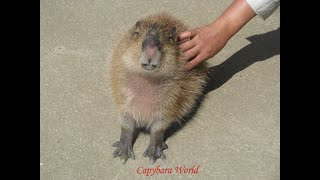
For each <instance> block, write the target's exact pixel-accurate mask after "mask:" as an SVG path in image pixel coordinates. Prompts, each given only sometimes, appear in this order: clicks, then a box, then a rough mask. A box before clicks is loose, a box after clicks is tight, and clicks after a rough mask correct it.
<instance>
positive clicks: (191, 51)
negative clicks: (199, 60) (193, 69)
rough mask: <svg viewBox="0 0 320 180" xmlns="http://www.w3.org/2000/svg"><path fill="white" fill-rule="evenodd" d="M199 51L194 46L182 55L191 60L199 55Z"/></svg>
mask: <svg viewBox="0 0 320 180" xmlns="http://www.w3.org/2000/svg"><path fill="white" fill-rule="evenodd" d="M199 52H200V51H199V49H198V47H197V46H194V47H193V48H191V49H189V50H188V51H186V52H184V53H183V54H184V55H185V56H186V57H187V58H188V59H191V58H193V57H196V56H197V55H198V54H199Z"/></svg>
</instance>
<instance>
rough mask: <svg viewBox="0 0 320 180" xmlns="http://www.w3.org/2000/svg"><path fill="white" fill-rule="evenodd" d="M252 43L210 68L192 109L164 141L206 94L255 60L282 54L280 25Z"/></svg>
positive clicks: (174, 126) (174, 127)
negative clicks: (206, 79) (200, 93)
mask: <svg viewBox="0 0 320 180" xmlns="http://www.w3.org/2000/svg"><path fill="white" fill-rule="evenodd" d="M246 39H247V40H249V41H250V42H251V43H250V44H249V45H247V46H245V47H243V48H242V49H240V50H239V51H238V52H236V53H235V54H233V55H232V56H231V57H230V58H228V59H227V60H226V61H224V62H223V63H221V64H219V65H217V66H212V67H210V68H209V70H208V82H207V84H206V86H205V88H204V91H203V95H202V96H200V97H199V98H198V100H197V102H196V105H195V106H194V108H193V109H192V111H191V112H190V113H189V114H188V115H187V116H185V117H184V118H183V120H181V121H180V122H176V123H173V124H172V126H171V127H170V128H169V129H168V130H167V131H166V133H165V136H164V141H166V140H167V139H168V138H169V137H171V136H172V135H174V134H175V133H176V132H178V131H179V130H180V129H182V128H183V127H184V126H185V125H186V124H187V123H188V122H189V121H190V120H192V118H193V116H194V115H195V114H196V112H197V110H198V109H199V107H200V105H201V103H202V101H203V99H204V98H205V96H206V94H208V93H209V92H211V91H213V90H215V89H217V88H219V87H220V86H222V85H223V84H224V83H226V82H227V81H228V80H229V79H231V78H232V76H233V75H235V74H236V73H238V72H240V71H242V70H244V69H245V68H247V67H249V66H250V65H252V64H253V63H255V62H258V61H264V60H266V59H269V58H271V57H272V56H275V55H279V54H280V27H279V28H278V29H276V30H273V31H270V32H267V33H264V34H258V35H254V36H250V37H248V38H246Z"/></svg>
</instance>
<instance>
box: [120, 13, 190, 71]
mask: <svg viewBox="0 0 320 180" xmlns="http://www.w3.org/2000/svg"><path fill="white" fill-rule="evenodd" d="M186 29H187V28H186V27H185V26H184V25H183V24H182V22H181V21H179V20H177V19H175V18H174V17H172V16H170V15H168V14H165V13H161V14H157V15H151V16H148V17H146V18H145V19H142V20H140V21H138V22H137V23H136V24H135V25H134V26H133V27H132V28H131V29H130V31H129V34H128V37H127V39H128V40H129V42H128V44H127V46H128V47H127V51H126V52H125V54H124V61H125V64H126V66H127V69H129V70H130V71H135V72H138V73H142V74H148V75H154V76H172V75H174V73H175V72H176V71H177V70H178V69H181V68H182V66H183V65H184V63H185V62H183V60H182V58H181V57H180V56H181V52H180V51H179V47H178V41H177V35H178V34H179V33H180V32H182V31H185V30H186Z"/></svg>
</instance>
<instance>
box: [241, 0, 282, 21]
mask: <svg viewBox="0 0 320 180" xmlns="http://www.w3.org/2000/svg"><path fill="white" fill-rule="evenodd" d="M246 1H247V3H248V4H249V6H250V7H251V8H252V9H253V11H254V12H255V13H256V14H257V15H258V16H260V17H261V18H262V19H263V20H266V19H267V18H268V17H269V16H270V15H271V14H272V13H273V12H274V11H275V10H276V9H277V8H278V6H279V5H280V0H246Z"/></svg>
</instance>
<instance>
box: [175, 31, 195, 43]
mask: <svg viewBox="0 0 320 180" xmlns="http://www.w3.org/2000/svg"><path fill="white" fill-rule="evenodd" d="M194 36H196V31H195V30H190V31H185V32H182V33H180V34H179V35H178V41H181V40H183V39H185V38H191V39H192V38H193V37H194Z"/></svg>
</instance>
